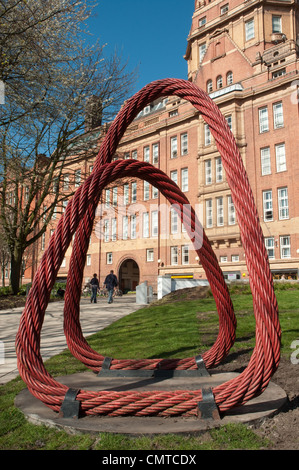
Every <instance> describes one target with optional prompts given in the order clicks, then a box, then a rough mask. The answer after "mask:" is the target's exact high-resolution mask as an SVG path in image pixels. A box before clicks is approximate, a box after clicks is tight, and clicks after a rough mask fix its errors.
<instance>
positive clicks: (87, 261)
mask: <svg viewBox="0 0 299 470" xmlns="http://www.w3.org/2000/svg"><path fill="white" fill-rule="evenodd" d="M86 266H91V255H87V256H86Z"/></svg>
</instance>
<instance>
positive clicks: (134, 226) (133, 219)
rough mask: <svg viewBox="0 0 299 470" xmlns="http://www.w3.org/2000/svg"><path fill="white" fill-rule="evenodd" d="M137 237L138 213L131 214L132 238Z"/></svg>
mask: <svg viewBox="0 0 299 470" xmlns="http://www.w3.org/2000/svg"><path fill="white" fill-rule="evenodd" d="M135 238H136V215H135V214H134V215H131V239H132V240H135Z"/></svg>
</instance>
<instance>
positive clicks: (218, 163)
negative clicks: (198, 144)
mask: <svg viewBox="0 0 299 470" xmlns="http://www.w3.org/2000/svg"><path fill="white" fill-rule="evenodd" d="M222 180H223V171H222V160H221V157H217V158H216V183H221V181H222Z"/></svg>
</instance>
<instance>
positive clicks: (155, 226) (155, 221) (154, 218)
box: [151, 211, 158, 237]
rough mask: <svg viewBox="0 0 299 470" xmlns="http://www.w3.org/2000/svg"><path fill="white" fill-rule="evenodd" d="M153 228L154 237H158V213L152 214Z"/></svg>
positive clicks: (153, 212)
mask: <svg viewBox="0 0 299 470" xmlns="http://www.w3.org/2000/svg"><path fill="white" fill-rule="evenodd" d="M151 219H152V223H151V228H152V237H157V236H158V211H152V213H151Z"/></svg>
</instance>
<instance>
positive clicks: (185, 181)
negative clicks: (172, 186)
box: [181, 168, 189, 192]
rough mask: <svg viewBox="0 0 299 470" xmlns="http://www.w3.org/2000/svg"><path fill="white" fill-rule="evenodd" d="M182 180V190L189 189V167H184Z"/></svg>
mask: <svg viewBox="0 0 299 470" xmlns="http://www.w3.org/2000/svg"><path fill="white" fill-rule="evenodd" d="M181 181H182V191H183V192H185V191H188V190H189V176H188V168H182V170H181Z"/></svg>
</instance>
